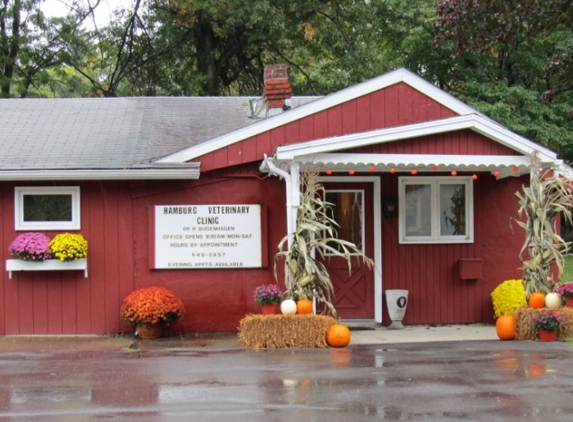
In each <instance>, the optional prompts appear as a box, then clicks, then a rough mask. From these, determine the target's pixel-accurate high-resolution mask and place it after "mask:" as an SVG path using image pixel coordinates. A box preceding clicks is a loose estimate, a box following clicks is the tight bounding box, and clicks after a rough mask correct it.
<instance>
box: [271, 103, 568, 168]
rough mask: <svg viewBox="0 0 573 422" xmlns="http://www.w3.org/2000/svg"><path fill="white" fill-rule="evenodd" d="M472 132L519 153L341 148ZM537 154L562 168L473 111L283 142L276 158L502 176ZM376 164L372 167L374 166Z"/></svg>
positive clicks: (319, 165)
mask: <svg viewBox="0 0 573 422" xmlns="http://www.w3.org/2000/svg"><path fill="white" fill-rule="evenodd" d="M466 129H469V130H473V131H475V132H478V133H480V134H482V135H484V136H486V137H488V138H490V139H492V140H494V141H496V142H498V143H500V144H502V145H504V146H506V147H508V148H510V149H511V150H513V151H515V152H516V153H517V154H516V155H455V154H360V153H345V152H344V151H343V150H348V149H354V148H360V147H365V146H370V145H376V144H384V143H389V142H396V141H400V140H405V139H411V138H418V137H423V136H429V135H435V134H440V133H447V132H453V131H458V130H466ZM534 154H536V155H537V157H538V159H539V161H540V162H541V164H542V165H543V166H544V167H548V168H558V167H560V166H562V161H561V160H558V159H557V155H556V154H555V153H554V152H552V151H550V150H549V149H547V148H545V147H542V146H541V145H538V144H536V143H534V142H532V141H530V140H528V139H526V138H524V137H522V136H520V135H518V134H516V133H514V132H511V131H510V130H509V129H507V128H505V127H503V126H501V125H499V124H498V123H496V122H494V121H492V120H490V119H488V118H486V117H484V116H483V115H480V114H469V115H463V116H456V117H451V118H447V119H441V120H433V121H429V122H422V123H415V124H411V125H405V126H399V127H391V128H384V129H379V130H373V131H368V132H361V133H354V134H349V135H343V136H336V137H330V138H324V139H319V140H313V141H309V142H304V143H299V144H293V145H284V146H280V147H278V148H277V149H276V150H275V153H274V156H273V157H272V159H273V161H274V163H275V164H276V165H281V164H282V163H287V164H288V163H289V162H290V161H297V162H298V163H300V164H301V165H303V166H304V167H307V168H308V167H310V168H314V169H318V170H322V171H324V170H327V169H331V170H332V171H348V170H351V169H353V170H355V171H369V170H370V171H390V170H391V169H395V170H396V171H399V172H403V171H410V170H412V169H414V168H415V169H416V170H417V171H436V170H437V171H452V170H456V171H471V172H477V171H480V172H481V171H490V172H491V173H492V174H493V173H495V172H496V171H497V172H499V173H500V175H499V177H507V176H512V175H513V176H514V175H521V174H527V173H529V168H530V166H531V157H532V155H534ZM372 166H373V168H371V167H372Z"/></svg>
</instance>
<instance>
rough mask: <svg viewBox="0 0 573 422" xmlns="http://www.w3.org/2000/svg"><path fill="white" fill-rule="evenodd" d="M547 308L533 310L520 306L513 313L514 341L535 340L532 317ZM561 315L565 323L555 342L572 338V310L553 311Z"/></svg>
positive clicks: (561, 308)
mask: <svg viewBox="0 0 573 422" xmlns="http://www.w3.org/2000/svg"><path fill="white" fill-rule="evenodd" d="M546 310H547V308H540V309H533V308H530V307H529V306H522V307H520V308H517V310H516V311H515V339H516V340H537V338H538V334H537V330H536V329H535V328H534V327H533V317H534V316H535V315H537V314H539V313H541V312H542V311H546ZM554 311H555V312H556V313H558V314H560V315H563V317H565V321H564V322H563V323H562V324H561V326H560V327H559V330H558V331H557V340H566V339H568V338H573V308H568V307H564V306H562V307H560V308H558V309H555V310H554Z"/></svg>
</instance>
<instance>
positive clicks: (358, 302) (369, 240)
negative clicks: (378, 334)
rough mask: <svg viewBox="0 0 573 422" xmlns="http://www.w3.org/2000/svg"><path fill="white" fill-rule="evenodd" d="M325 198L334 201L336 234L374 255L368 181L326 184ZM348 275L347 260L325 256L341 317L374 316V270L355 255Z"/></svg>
mask: <svg viewBox="0 0 573 422" xmlns="http://www.w3.org/2000/svg"><path fill="white" fill-rule="evenodd" d="M324 186H325V188H326V200H327V201H328V202H331V203H333V204H335V206H334V207H333V217H334V219H335V220H336V221H337V222H338V224H340V228H339V229H338V237H339V238H341V239H345V240H349V241H351V242H353V243H354V244H355V245H357V246H358V247H359V248H360V249H361V250H362V251H363V252H364V253H365V254H366V255H367V256H368V257H370V258H374V256H373V254H374V227H373V215H374V210H373V201H372V196H373V192H372V184H371V183H336V184H334V183H325V184H324ZM351 262H352V270H351V272H350V274H349V271H348V265H347V263H346V260H345V259H343V258H339V257H336V256H328V257H326V258H325V265H326V267H327V269H328V271H329V274H330V278H331V280H332V283H333V285H334V292H335V295H334V300H333V304H334V307H335V308H336V311H337V313H338V316H339V317H340V318H342V319H374V303H375V301H374V270H373V269H369V268H368V266H367V265H365V264H364V263H363V262H362V260H361V259H359V257H358V256H353V257H352V259H351Z"/></svg>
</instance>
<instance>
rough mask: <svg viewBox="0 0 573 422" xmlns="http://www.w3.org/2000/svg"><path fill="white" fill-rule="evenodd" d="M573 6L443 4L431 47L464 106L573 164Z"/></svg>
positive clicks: (562, 0)
mask: <svg viewBox="0 0 573 422" xmlns="http://www.w3.org/2000/svg"><path fill="white" fill-rule="evenodd" d="M572 10H573V1H572V0H548V1H543V2H541V1H539V0H524V1H509V2H494V1H487V0H442V1H440V2H438V3H437V4H436V13H437V16H436V20H435V28H436V30H437V34H436V37H435V39H434V46H435V47H439V48H441V49H442V50H443V49H449V51H450V54H451V57H450V66H449V67H448V69H447V71H446V72H443V73H442V75H441V78H442V80H444V81H445V83H446V84H447V85H448V86H449V87H450V89H451V90H452V91H453V92H454V93H456V94H457V95H458V96H460V97H461V98H462V99H463V100H465V101H466V102H468V103H470V104H472V105H474V106H475V107H476V108H478V109H479V110H481V111H483V112H484V113H486V114H488V115H489V116H491V117H492V118H493V119H495V120H497V121H499V122H501V123H503V124H505V125H506V126H508V127H510V128H511V129H513V130H515V131H516V132H519V133H521V134H523V135H524V136H526V137H528V138H530V139H533V140H536V141H538V142H540V143H542V144H544V145H546V146H549V147H551V148H553V149H555V150H557V151H559V152H560V154H561V155H562V156H563V157H564V158H567V159H573V121H572V119H571V116H572V113H573V107H572V99H573V96H572V94H573V72H572V70H573V55H572V54H571V48H572V47H573V13H572Z"/></svg>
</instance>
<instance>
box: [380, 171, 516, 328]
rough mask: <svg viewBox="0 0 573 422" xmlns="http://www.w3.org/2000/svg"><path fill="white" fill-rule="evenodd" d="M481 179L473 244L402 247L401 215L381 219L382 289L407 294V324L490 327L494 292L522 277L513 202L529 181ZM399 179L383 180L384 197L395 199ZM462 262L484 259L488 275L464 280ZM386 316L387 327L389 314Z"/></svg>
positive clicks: (477, 185)
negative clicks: (482, 325) (460, 276)
mask: <svg viewBox="0 0 573 422" xmlns="http://www.w3.org/2000/svg"><path fill="white" fill-rule="evenodd" d="M478 176H479V178H478V180H476V181H475V182H474V242H473V243H470V244H429V245H428V244H414V245H410V244H408V245H400V244H399V243H398V236H397V234H398V218H397V216H395V217H394V218H392V219H391V220H389V219H386V218H383V224H382V242H383V243H382V261H383V268H382V280H383V290H387V289H407V290H408V291H409V298H410V301H409V304H408V309H407V311H406V316H405V319H404V323H406V324H451V323H475V322H482V323H492V322H493V308H492V304H491V299H490V293H491V292H492V291H493V290H494V289H495V287H497V285H498V284H500V283H501V282H503V281H504V280H508V279H513V278H520V277H521V275H520V271H519V266H520V263H519V257H518V252H519V249H520V248H521V244H522V242H523V232H522V230H521V228H519V227H518V226H517V225H516V224H515V223H512V219H513V218H518V216H517V208H518V207H517V200H514V199H513V198H515V195H514V193H515V192H516V191H517V190H519V189H520V188H521V186H522V185H523V184H525V183H527V178H526V177H524V178H507V179H502V180H496V179H495V178H494V177H493V176H491V175H490V174H489V173H479V174H478ZM398 177H399V176H397V175H389V174H385V175H382V176H381V180H382V183H381V185H382V198H389V197H394V198H396V197H397V186H398ZM460 258H478V259H482V260H483V264H484V277H483V278H482V279H479V280H462V279H460V278H459V272H458V271H459V270H458V261H459V260H460ZM383 299H384V304H386V303H385V298H383ZM383 317H384V323H385V324H389V323H390V320H389V318H388V314H387V311H386V310H385V311H384V314H383Z"/></svg>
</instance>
